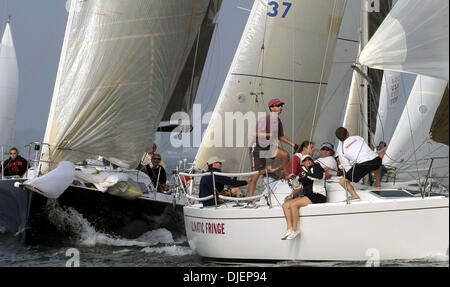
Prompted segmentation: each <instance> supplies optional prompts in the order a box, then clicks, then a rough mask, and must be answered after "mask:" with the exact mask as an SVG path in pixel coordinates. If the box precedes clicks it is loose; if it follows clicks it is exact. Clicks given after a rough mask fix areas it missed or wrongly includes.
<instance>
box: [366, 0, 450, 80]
mask: <svg viewBox="0 0 450 287" xmlns="http://www.w3.org/2000/svg"><path fill="white" fill-rule="evenodd" d="M448 19H449V1H448V0H427V1H418V0H398V1H397V4H396V5H395V6H394V8H393V9H392V10H391V12H390V13H389V15H388V16H387V17H386V19H385V20H384V22H383V23H382V24H381V26H380V28H379V29H378V31H377V32H376V33H375V35H374V36H373V37H372V39H371V40H370V41H369V43H368V44H367V45H366V46H365V47H364V50H363V51H362V52H361V54H360V56H359V62H360V63H361V64H362V65H365V66H368V67H371V68H375V69H383V70H393V71H400V72H408V73H415V74H421V75H427V76H431V77H435V78H440V79H445V80H448V79H449V66H448V63H449V61H448V60H449V57H448V53H449V37H448V36H449V22H448Z"/></svg>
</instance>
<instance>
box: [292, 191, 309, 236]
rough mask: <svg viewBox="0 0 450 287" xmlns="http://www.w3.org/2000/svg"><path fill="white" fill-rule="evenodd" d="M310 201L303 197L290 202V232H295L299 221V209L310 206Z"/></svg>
mask: <svg viewBox="0 0 450 287" xmlns="http://www.w3.org/2000/svg"><path fill="white" fill-rule="evenodd" d="M311 203H312V202H311V200H310V199H309V198H308V197H306V196H304V197H300V198H296V199H294V200H292V203H291V217H292V227H293V228H292V230H294V231H297V228H298V221H299V220H300V208H301V207H304V206H307V205H309V204H311Z"/></svg>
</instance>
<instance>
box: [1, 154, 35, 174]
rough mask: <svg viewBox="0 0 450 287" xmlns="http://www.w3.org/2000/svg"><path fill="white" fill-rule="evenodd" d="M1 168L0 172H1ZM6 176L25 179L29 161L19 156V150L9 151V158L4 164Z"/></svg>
mask: <svg viewBox="0 0 450 287" xmlns="http://www.w3.org/2000/svg"><path fill="white" fill-rule="evenodd" d="M1 168H2V167H1V166H0V170H1ZM3 168H4V171H3V175H4V176H20V177H23V176H24V175H25V173H26V172H27V169H28V161H27V160H26V159H24V158H23V157H21V156H20V155H19V150H18V149H17V148H15V147H13V148H11V149H10V150H9V158H8V159H7V160H5V161H4V162H3Z"/></svg>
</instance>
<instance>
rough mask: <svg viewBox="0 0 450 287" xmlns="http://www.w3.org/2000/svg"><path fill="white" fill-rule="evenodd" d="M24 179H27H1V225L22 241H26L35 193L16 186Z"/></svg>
mask: <svg viewBox="0 0 450 287" xmlns="http://www.w3.org/2000/svg"><path fill="white" fill-rule="evenodd" d="M24 181H25V179H2V180H0V227H1V228H2V229H4V231H6V232H8V233H12V234H14V235H15V236H16V237H17V238H18V240H20V241H22V242H24V241H25V230H27V226H28V214H29V206H30V203H31V198H32V196H33V193H32V192H31V191H28V190H26V189H24V188H16V187H14V184H15V183H16V182H21V183H22V182H24Z"/></svg>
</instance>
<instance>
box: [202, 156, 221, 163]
mask: <svg viewBox="0 0 450 287" xmlns="http://www.w3.org/2000/svg"><path fill="white" fill-rule="evenodd" d="M215 162H222V163H223V162H225V160H224V159H220V158H218V157H217V156H212V157H210V158H209V159H208V160H207V161H206V164H207V165H211V164H213V163H215Z"/></svg>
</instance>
